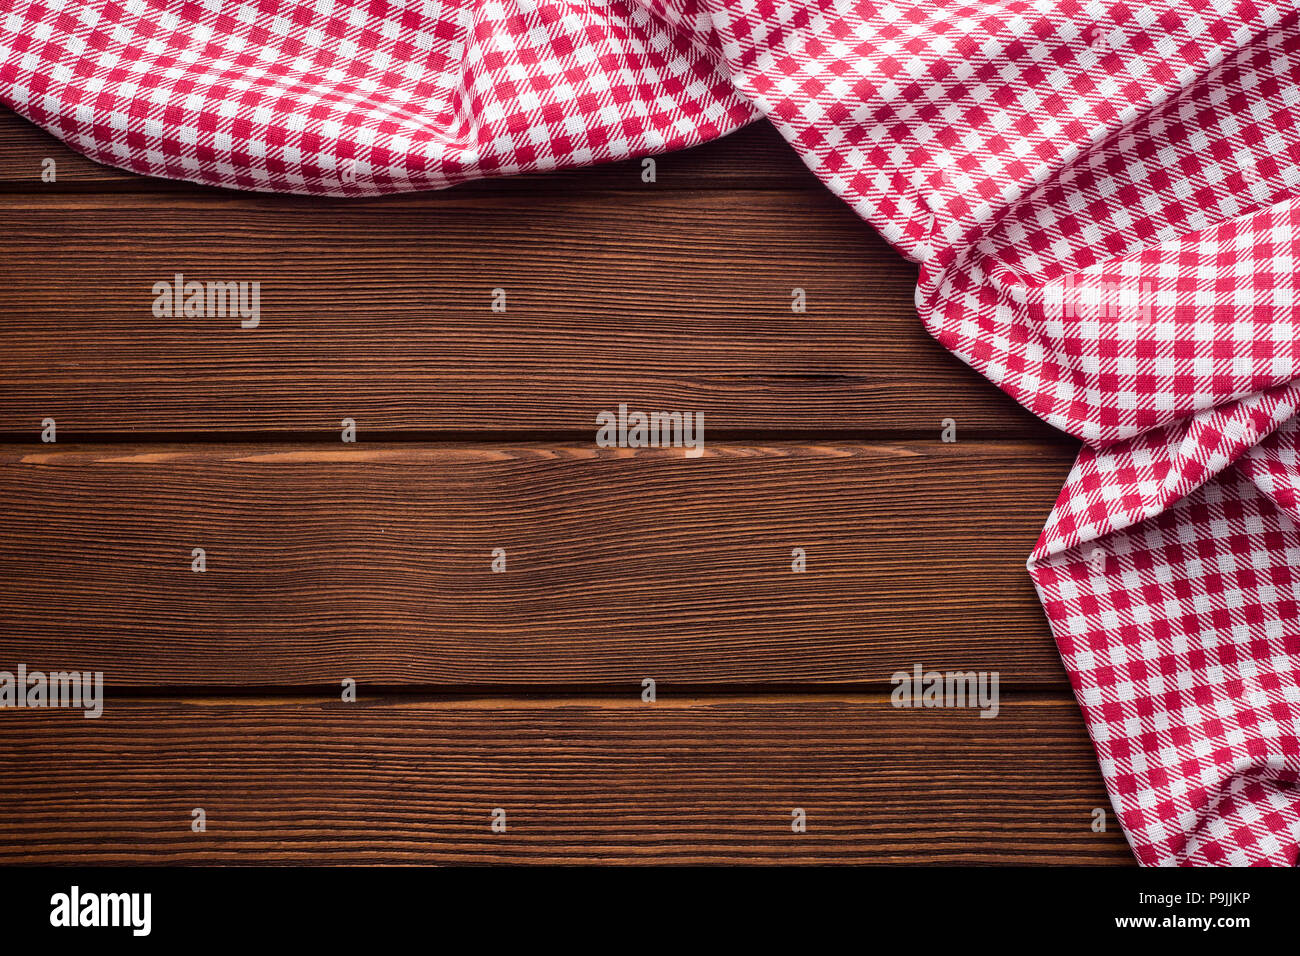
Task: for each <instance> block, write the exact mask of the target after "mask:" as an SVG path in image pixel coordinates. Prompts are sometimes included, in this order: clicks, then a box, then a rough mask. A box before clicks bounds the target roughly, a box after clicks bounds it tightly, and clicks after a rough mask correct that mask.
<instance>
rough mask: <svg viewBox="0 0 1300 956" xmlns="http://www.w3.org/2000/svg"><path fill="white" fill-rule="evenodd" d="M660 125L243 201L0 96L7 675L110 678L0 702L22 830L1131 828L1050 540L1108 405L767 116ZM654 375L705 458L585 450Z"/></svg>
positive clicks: (1050, 857)
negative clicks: (1062, 407)
mask: <svg viewBox="0 0 1300 956" xmlns="http://www.w3.org/2000/svg"><path fill="white" fill-rule="evenodd" d="M47 156H48V157H51V158H53V159H54V160H55V162H56V163H57V171H58V175H57V180H56V182H54V183H45V182H42V181H41V179H40V172H41V160H42V159H43V158H45V157H47ZM657 162H658V169H657V173H658V176H657V182H656V183H654V184H646V183H642V182H641V179H640V169H641V166H640V162H639V160H638V161H631V162H627V163H616V164H610V165H607V166H603V167H597V168H593V169H588V170H578V171H568V172H562V173H556V174H550V175H538V176H526V177H518V178H515V179H509V180H494V181H489V182H482V183H475V184H469V185H466V186H462V187H458V188H456V189H454V190H449V191H444V192H439V193H426V194H421V195H415V196H398V197H387V198H381V199H375V200H365V201H343V200H320V199H310V198H303V197H283V196H257V195H240V194H234V193H229V192H225V191H222V190H217V189H208V188H203V187H196V186H192V185H189V184H185V183H175V182H166V181H162V180H154V179H145V178H141V177H136V176H132V175H131V174H128V173H124V172H121V171H119V170H114V169H110V168H108V167H104V166H100V165H97V164H95V163H92V162H90V161H89V160H86V159H85V158H83V157H80V156H77V155H76V154H75V153H73V152H71V151H69V150H68V149H67V148H66V147H64V146H62V145H61V144H59V143H58V142H57V141H56V140H55V139H54V138H53V137H51V136H49V134H47V133H44V132H42V131H40V130H37V129H35V128H34V127H32V126H31V125H30V124H28V123H26V122H25V121H23V120H21V119H20V118H19V117H16V116H14V115H13V114H11V113H8V112H6V111H3V110H0V262H3V264H4V276H5V281H4V282H0V317H3V319H4V322H3V325H2V326H0V433H3V435H4V436H5V437H7V439H8V442H9V443H8V444H4V445H0V670H3V669H6V668H13V667H16V665H17V664H18V663H20V662H21V663H25V664H27V665H28V666H29V667H31V668H44V669H47V670H51V669H78V670H103V671H104V672H105V678H106V680H107V682H108V684H109V685H110V686H111V687H112V688H114V692H113V696H110V698H109V700H108V703H107V706H106V710H105V713H104V716H103V717H101V718H100V719H98V720H86V719H84V718H83V717H82V716H80V714H79V713H76V712H69V711H51V710H44V711H34V710H15V709H0V862H7V863H14V862H25V863H82V864H94V863H171V862H174V863H288V862H303V863H478V862H511V861H538V862H605V861H615V862H628V861H647V862H653V861H670V862H734V861H740V862H867V863H890V862H902V863H961V862H973V863H1012V862H1058V863H1059V862H1073V863H1102V862H1105V863H1131V862H1132V857H1131V854H1130V853H1129V851H1128V848H1127V846H1126V844H1125V843H1124V840H1123V837H1122V835H1121V834H1120V831H1119V828H1118V825H1117V824H1116V822H1115V820H1114V818H1113V817H1112V816H1109V805H1108V801H1107V799H1106V796H1105V793H1104V790H1103V788H1102V785H1101V781H1100V778H1099V775H1098V770H1097V764H1096V758H1095V756H1094V755H1093V752H1092V748H1091V745H1090V743H1089V741H1088V739H1087V736H1086V734H1085V732H1084V729H1083V726H1082V722H1081V720H1080V717H1079V713H1078V708H1077V706H1076V705H1075V704H1074V702H1073V700H1072V698H1071V696H1070V694H1069V691H1068V688H1067V686H1066V685H1065V683H1064V672H1063V670H1062V668H1061V665H1060V661H1059V658H1058V657H1057V655H1056V652H1055V648H1054V644H1053V642H1052V639H1051V636H1050V634H1049V632H1048V628H1047V625H1046V622H1045V621H1044V619H1043V615H1042V611H1041V609H1040V608H1039V605H1038V602H1037V600H1036V597H1035V595H1034V593H1033V588H1032V586H1031V584H1030V582H1029V580H1028V577H1027V575H1026V574H1025V572H1024V567H1023V565H1024V558H1025V555H1026V554H1027V553H1028V552H1029V550H1030V549H1031V548H1032V546H1033V544H1034V541H1035V539H1036V537H1037V534H1038V530H1039V528H1040V526H1041V524H1042V522H1043V519H1044V518H1045V516H1046V515H1047V513H1048V511H1049V510H1050V508H1051V506H1052V503H1053V502H1054V500H1055V498H1056V495H1057V491H1058V489H1059V487H1060V485H1061V482H1062V480H1063V479H1064V477H1065V474H1066V472H1067V471H1068V468H1069V466H1070V462H1071V460H1072V458H1073V456H1074V452H1075V449H1076V447H1077V446H1076V445H1075V443H1074V442H1072V441H1069V440H1063V439H1062V437H1061V436H1060V435H1059V434H1058V433H1056V432H1054V431H1053V430H1051V429H1049V428H1048V427H1047V426H1045V425H1043V424H1042V423H1040V422H1038V421H1037V420H1035V419H1034V418H1032V416H1030V415H1028V414H1027V413H1025V412H1024V411H1022V410H1021V409H1019V408H1018V407H1016V406H1015V405H1014V403H1012V402H1011V401H1010V400H1009V399H1008V398H1006V397H1005V396H1003V395H1001V394H1000V393H999V392H998V391H997V390H996V389H995V388H993V387H992V386H991V385H989V384H988V383H986V382H984V381H983V380H981V379H980V378H979V376H978V375H976V374H975V373H974V372H972V371H971V370H969V369H967V368H966V367H965V366H963V365H961V364H960V363H959V362H957V361H956V360H955V359H953V358H952V357H950V356H948V355H947V354H946V353H945V352H944V351H943V350H942V349H940V348H939V347H938V346H937V345H935V344H934V343H933V342H932V341H931V340H930V339H929V337H928V336H927V334H926V333H925V331H924V329H923V328H922V327H921V325H920V323H919V321H918V319H917V316H916V313H915V308H914V305H913V302H912V294H913V287H914V284H915V280H916V269H915V267H914V266H912V265H909V264H907V263H905V262H904V261H903V260H902V259H901V258H900V257H899V256H897V255H896V254H895V253H894V252H892V251H891V250H890V249H889V248H888V246H886V244H885V243H884V242H883V241H882V240H881V239H880V238H879V236H877V235H876V234H875V232H874V231H873V230H872V229H871V228H870V227H869V226H867V225H865V224H864V223H862V222H861V221H859V220H858V219H857V218H856V217H855V216H854V215H853V213H852V212H851V211H850V210H849V209H848V208H847V207H846V206H844V205H843V204H842V203H841V202H840V201H839V200H837V199H835V198H834V197H832V196H830V195H829V194H828V193H826V192H825V190H824V189H823V188H822V187H821V186H820V184H818V183H817V181H816V180H815V178H813V177H812V176H811V174H810V173H808V171H807V170H806V169H804V168H803V166H802V165H801V164H800V162H799V161H798V159H797V157H796V156H795V155H794V153H793V152H792V151H791V150H790V149H789V147H788V146H787V145H786V144H785V143H783V142H782V141H781V139H780V137H779V135H778V134H777V133H776V132H775V130H773V129H772V128H771V127H770V126H768V125H766V124H755V125H754V126H752V127H750V128H748V129H746V130H743V131H741V132H739V133H736V134H734V135H733V136H731V137H728V138H726V139H724V140H722V141H720V142H717V143H713V144H709V145H706V146H703V147H700V148H698V149H695V150H690V151H687V152H684V153H680V154H676V155H672V156H664V157H660V158H659V159H658V161H657ZM177 272H181V273H184V274H186V276H187V277H189V278H192V279H199V280H241V279H242V280H256V281H259V282H261V283H262V317H261V324H260V326H259V328H257V329H255V330H241V329H240V328H239V326H238V321H237V320H236V319H233V318H227V319H215V318H214V319H197V318H196V319H183V318H180V319H170V318H159V317H155V316H154V315H153V314H152V310H151V305H152V301H153V293H152V286H153V284H154V283H155V282H157V281H159V280H169V279H171V277H172V276H173V275H174V274H175V273H177ZM795 287H799V288H803V289H804V290H805V291H806V295H807V304H808V311H807V312H806V313H804V314H797V313H793V312H792V311H791V309H790V303H791V291H792V289H794V288H795ZM494 288H504V289H506V291H507V299H508V311H507V312H506V313H505V314H499V313H494V312H492V311H490V309H489V305H490V295H491V290H492V289H494ZM620 403H627V404H628V405H630V406H631V407H633V408H639V409H643V410H658V411H672V410H680V411H697V412H702V413H703V414H704V416H705V422H706V435H705V440H706V450H705V453H704V454H703V456H702V457H700V458H695V459H688V458H685V457H683V455H682V453H681V451H679V450H677V451H672V450H662V451H653V450H651V451H646V450H641V451H637V452H630V451H626V450H624V451H605V450H598V449H596V448H595V447H594V438H595V416H596V414H597V413H598V412H600V411H603V410H612V409H615V408H617V406H618V405H619V404H620ZM50 417H52V418H54V419H56V420H57V422H58V433H59V438H60V441H59V443H58V444H55V445H45V444H41V443H40V441H39V434H40V430H41V423H42V420H43V419H45V418H50ZM343 418H351V419H355V420H356V421H357V423H358V426H359V429H360V439H361V440H360V443H359V444H344V443H342V442H341V441H338V440H337V438H336V436H337V432H338V429H339V427H340V423H341V420H342V419H343ZM944 418H954V419H956V421H957V426H958V438H959V441H958V442H957V443H956V444H944V443H941V442H939V441H938V440H937V439H938V436H939V431H940V423H941V420H942V419H944ZM78 441H82V442H87V443H83V444H78ZM195 547H202V548H204V549H205V550H206V555H207V570H206V571H205V572H204V573H201V574H200V573H195V572H193V571H192V570H190V565H191V551H192V549H193V548H195ZM498 547H500V548H504V549H505V550H506V556H507V570H506V572H505V573H501V574H496V573H493V572H492V571H491V562H492V549H493V548H498ZM795 547H802V548H805V549H806V551H807V562H808V564H807V567H808V570H807V572H806V573H802V574H796V573H793V572H792V571H791V559H792V555H791V549H792V548H795ZM916 663H920V664H922V665H924V666H925V667H926V668H932V669H942V670H951V669H960V670H985V671H988V670H996V671H998V672H999V675H1000V679H1001V686H1002V688H1003V695H1002V702H1001V713H1000V715H999V716H998V717H997V718H995V719H991V720H986V719H980V717H979V716H978V712H976V711H973V710H902V709H896V708H893V707H891V706H890V705H889V702H888V697H887V694H886V693H882V691H883V692H887V690H888V687H889V684H888V681H889V677H890V676H891V674H892V673H893V672H894V671H896V670H900V669H903V670H906V669H910V668H911V666H912V665H913V664H916ZM646 677H651V678H654V679H655V680H656V681H658V687H659V689H660V697H659V700H658V701H657V702H656V703H654V704H647V703H642V702H641V700H640V692H641V686H640V684H641V681H642V679H643V678H646ZM344 678H353V679H355V680H357V681H359V682H360V693H361V699H360V701H359V702H358V703H355V704H345V703H342V702H341V701H339V700H338V699H337V698H336V697H334V696H332V694H333V690H332V688H334V687H338V686H339V682H340V681H341V680H343V679H344ZM822 685H824V686H822ZM836 685H841V686H838V687H837V686H836ZM850 685H851V686H850ZM271 692H274V693H276V694H281V695H284V696H281V697H274V698H273V697H263V696H258V695H262V694H267V693H271ZM132 693H133V694H136V695H137V696H136V697H135V698H134V699H132V698H128V697H124V696H119V695H122V694H132ZM232 695H234V696H232ZM196 807H202V808H204V810H205V811H206V813H207V819H208V831H207V832H206V833H203V834H198V833H194V832H192V831H191V829H190V824H191V819H192V817H191V811H192V810H193V809H194V808H196ZM495 807H502V808H504V809H505V810H506V811H507V819H508V825H509V828H508V831H507V833H505V834H494V833H492V832H491V830H490V828H489V823H490V818H489V814H490V813H491V811H492V809H493V808H495ZM795 807H801V808H803V809H804V810H805V811H806V812H807V815H808V825H809V829H808V832H807V833H805V834H800V835H797V834H794V833H792V832H791V829H790V820H791V816H790V814H791V810H792V809H793V808H795ZM1096 808H1103V809H1104V810H1105V811H1106V812H1107V814H1108V816H1107V820H1108V823H1109V828H1108V830H1107V831H1106V832H1105V833H1101V834H1098V833H1094V832H1093V831H1092V823H1093V813H1094V810H1095V809H1096Z"/></svg>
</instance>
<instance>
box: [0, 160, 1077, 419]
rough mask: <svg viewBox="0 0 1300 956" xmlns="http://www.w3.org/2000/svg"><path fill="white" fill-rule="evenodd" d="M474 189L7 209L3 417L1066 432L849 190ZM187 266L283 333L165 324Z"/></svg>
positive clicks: (102, 201) (203, 323)
mask: <svg viewBox="0 0 1300 956" xmlns="http://www.w3.org/2000/svg"><path fill="white" fill-rule="evenodd" d="M453 193H454V191H453V192H449V193H444V194H440V195H438V196H436V197H431V196H427V195H426V196H413V197H395V198H392V199H386V200H377V201H374V202H359V201H353V202H342V201H340V202H324V201H320V200H307V199H295V198H292V197H289V198H284V197H265V196H227V195H226V194H221V193H213V194H212V195H210V196H205V197H183V196H174V197H169V198H168V199H167V201H166V202H159V201H157V200H156V199H154V198H150V197H139V196H116V197H114V196H107V197H105V196H89V197H82V196H63V197H51V198H46V199H41V200H36V199H28V198H23V197H8V198H6V199H2V200H0V236H3V239H0V255H2V256H3V257H4V259H5V262H6V267H7V269H8V271H9V273H10V274H11V275H14V276H21V277H22V281H21V282H11V283H4V284H0V316H3V318H4V323H3V328H2V329H0V431H8V432H10V433H22V434H34V433H35V431H36V430H38V429H39V426H40V422H41V421H42V420H43V419H44V418H46V417H53V418H55V419H56V420H57V421H58V422H59V424H60V426H61V427H62V428H63V429H64V431H65V433H78V434H87V435H89V434H102V433H108V432H123V431H137V430H138V431H143V432H153V433H173V434H174V433H193V432H197V431H204V430H213V429H215V430H224V431H231V432H242V433H250V432H258V431H304V430H319V429H334V428H337V427H338V425H339V422H340V420H341V419H343V418H345V417H350V418H354V419H355V420H356V421H357V422H358V423H360V425H361V426H362V427H363V428H367V429H370V430H379V431H428V430H435V429H437V430H451V431H478V430H489V431H499V430H512V431H515V432H526V431H529V430H532V431H535V430H538V429H541V430H546V431H552V432H553V431H555V430H570V431H572V430H581V431H583V432H586V431H588V430H590V429H592V428H593V423H594V420H595V415H596V414H597V412H599V411H600V410H602V409H610V408H617V406H618V405H619V403H627V404H628V405H629V406H630V407H632V408H637V407H641V408H646V409H661V410H672V409H677V410H693V411H697V412H702V413H703V414H704V415H705V418H706V421H707V422H708V423H709V427H710V428H712V429H713V431H714V432H715V433H718V432H720V431H721V432H726V431H729V430H730V431H735V430H750V431H754V430H760V431H763V432H764V433H765V434H766V433H771V432H773V431H774V430H775V431H776V432H788V431H796V430H799V431H808V430H813V429H833V430H836V431H838V432H839V433H840V434H842V435H844V434H859V433H861V432H863V431H866V432H869V433H880V432H897V431H900V430H901V431H907V432H909V433H912V434H924V435H926V436H931V435H937V434H938V432H939V428H940V422H941V421H942V420H943V419H944V418H949V417H951V418H954V419H956V420H957V422H958V423H959V425H960V426H961V427H962V428H963V429H965V433H966V434H967V435H968V436H972V437H973V436H976V435H983V436H985V437H993V438H1006V437H1020V438H1035V439H1041V440H1054V436H1056V435H1057V434H1058V433H1056V432H1055V431H1054V430H1052V429H1051V428H1049V427H1048V426H1047V425H1045V424H1043V423H1042V422H1040V421H1038V420H1037V419H1036V418H1034V417H1033V416H1032V415H1030V414H1029V413H1028V412H1026V411H1024V410H1023V409H1021V408H1020V407H1019V406H1017V405H1016V404H1015V403H1014V402H1012V401H1011V399H1010V398H1008V397H1007V396H1005V395H1003V394H1002V393H1001V392H1000V391H998V390H997V389H996V388H994V387H993V386H992V385H990V384H989V383H988V382H986V381H985V380H983V379H982V378H981V377H980V376H979V375H977V374H976V373H975V372H973V371H972V370H970V369H969V368H967V367H966V366H965V365H963V364H962V363H960V362H959V361H958V360H957V359H955V358H953V357H951V356H950V355H948V354H947V353H946V352H944V350H943V349H942V348H941V347H940V346H938V345H937V344H936V343H935V342H933V341H932V340H931V339H930V338H929V336H928V335H927V334H926V332H925V331H924V329H923V328H922V327H921V325H920V323H919V321H918V319H917V317H916V315H915V310H914V307H913V304H912V289H913V285H914V282H915V270H914V267H912V266H911V265H909V264H907V263H905V262H903V261H902V260H901V259H900V258H899V257H898V256H897V255H896V254H895V253H894V252H893V251H892V250H891V249H889V247H888V246H887V245H885V243H884V242H883V240H881V239H880V238H879V236H877V235H876V233H875V232H873V231H872V230H871V229H870V228H869V227H868V226H866V224H864V223H863V222H862V221H860V220H859V219H857V218H856V217H855V216H854V215H853V214H852V213H851V212H850V211H849V209H848V208H847V207H845V206H844V205H843V204H842V203H840V201H839V200H837V199H835V198H834V197H832V196H830V195H829V194H823V193H815V194H803V193H787V192H767V193H763V192H755V193H746V194H740V193H704V194H700V195H698V196H696V197H694V198H692V199H691V200H690V201H689V202H687V201H685V200H683V199H682V198H681V197H680V196H679V197H676V198H674V197H672V196H665V195H656V194H654V193H653V192H649V191H647V192H645V193H638V194H628V195H627V196H625V197H623V198H622V199H620V200H618V201H617V202H614V201H609V200H601V201H597V200H596V199H594V198H593V196H592V195H591V194H589V193H583V192H582V191H580V190H574V189H571V188H569V187H566V186H564V185H563V184H555V183H552V184H551V185H550V186H548V187H547V189H546V190H543V191H539V192H538V194H537V195H532V196H523V195H520V196H456V195H454V194H453ZM176 273H181V274H183V275H185V276H187V277H188V278H190V279H195V280H200V281H207V280H213V281H218V280H222V281H224V280H242V281H258V282H260V283H261V287H260V290H261V291H260V324H259V325H258V327H257V328H255V329H242V328H241V327H240V320H239V319H238V318H236V317H226V318H184V317H182V318H166V317H163V318H160V317H156V316H155V315H154V314H153V303H154V298H155V297H154V293H153V291H152V289H153V286H154V283H156V282H159V281H173V276H174V275H175V274H176ZM496 288H500V289H504V290H505V291H506V297H507V298H506V303H507V309H508V311H507V312H506V313H505V314H496V313H493V312H492V311H491V303H492V290H493V289H496ZM795 288H800V289H804V290H805V292H806V296H807V308H808V311H807V313H806V314H796V313H794V312H792V310H791V303H792V290H793V289H795Z"/></svg>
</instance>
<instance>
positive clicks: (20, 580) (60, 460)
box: [0, 433, 1071, 687]
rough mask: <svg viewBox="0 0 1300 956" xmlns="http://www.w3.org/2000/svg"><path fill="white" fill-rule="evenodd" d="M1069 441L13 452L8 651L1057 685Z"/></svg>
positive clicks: (157, 665) (511, 675)
mask: <svg viewBox="0 0 1300 956" xmlns="http://www.w3.org/2000/svg"><path fill="white" fill-rule="evenodd" d="M362 437H363V438H364V433H363V436H362ZM706 438H707V435H706ZM1070 460H1071V456H1070V454H1069V453H1068V451H1066V450H1057V449H1053V448H1048V449H1042V448H1038V447H1036V446H1032V445H1021V444H1013V443H1001V444H980V443H966V444H963V443H961V442H958V443H957V444H944V443H940V442H931V443H928V444H911V445H888V446H887V445H875V446H873V445H852V444H845V443H838V444H835V443H828V444H825V445H796V444H772V445H767V446H741V445H729V444H723V445H706V448H705V451H704V454H703V456H702V457H700V458H696V459H689V458H685V457H683V451H682V450H681V449H653V450H638V451H636V452H635V453H633V452H632V451H630V450H627V449H597V448H596V447H594V444H588V445H566V446H551V445H521V446H515V447H504V446H497V445H491V446H462V447H456V446H446V445H413V444H396V445H381V446H368V445H365V444H356V445H350V444H344V443H342V442H341V441H340V442H337V443H335V444H332V445H323V444H311V445H299V446H290V447H280V446H275V445H253V446H233V447H227V446H220V445H215V446H214V445H193V446H158V447H138V446H130V447H117V446H108V447H104V446H97V447H90V448H86V449H81V450H77V449H64V448H61V447H57V446H53V447H51V446H41V445H39V444H38V445H34V446H29V447H7V448H4V449H3V451H2V452H0V500H3V501H5V502H6V512H7V513H6V517H5V520H4V521H3V522H2V523H0V580H4V581H5V582H6V586H5V589H4V592H3V598H2V599H0V601H2V603H0V661H4V660H21V661H26V662H27V663H29V664H30V665H31V666H33V667H35V666H38V665H39V666H41V667H44V668H47V669H60V668H65V667H67V668H75V669H79V670H87V669H93V670H103V671H105V673H106V676H107V679H108V680H109V681H110V682H112V683H114V684H117V685H122V684H128V685H139V684H148V683H161V684H219V685H225V684H234V685H240V686H247V685H264V684H282V685H286V684H287V685H300V684H305V683H310V682H318V681H329V682H337V681H338V680H339V679H341V678H342V677H346V676H351V677H354V678H357V679H362V680H366V681H371V682H378V683H384V684H401V683H416V684H434V683H439V684H498V685H499V684H517V683H529V684H538V685H547V684H550V685H554V684H568V683H591V682H597V683H599V682H633V683H638V682H640V680H641V679H642V678H644V677H653V678H655V679H657V680H661V681H679V682H721V683H736V682H750V681H759V682H807V681H854V682H879V681H886V680H888V677H889V675H890V674H892V673H893V672H894V671H896V670H898V669H900V668H904V669H907V668H911V666H912V664H913V663H914V662H917V661H920V662H921V663H923V664H925V665H926V666H932V667H941V668H949V667H956V668H969V667H979V668H983V669H995V670H999V671H1001V673H1002V679H1003V680H1005V681H1007V682H1012V683H1022V682H1046V683H1050V684H1054V685H1056V686H1058V687H1063V681H1064V676H1065V675H1064V672H1063V671H1062V669H1061V664H1060V661H1059V658H1058V657H1057V653H1056V650H1055V645H1054V644H1053V642H1052V639H1051V636H1050V634H1049V632H1048V629H1047V625H1046V622H1045V620H1044V618H1043V614H1042V610H1041V608H1040V606H1039V603H1038V600H1037V598H1036V596H1035V594H1034V590H1033V587H1032V585H1031V584H1030V582H1029V579H1028V576H1027V575H1026V574H1025V571H1024V560H1025V556H1026V555H1027V554H1028V553H1029V551H1030V550H1031V549H1032V547H1033V544H1034V542H1035V540H1036V538H1037V535H1038V531H1039V529H1040V527H1041V525H1042V523H1043V520H1044V519H1045V517H1046V515H1047V513H1048V512H1049V511H1050V509H1051V506H1052V503H1053V502H1054V500H1055V498H1056V493H1057V490H1058V489H1059V487H1060V485H1061V483H1062V481H1063V479H1064V477H1065V474H1066V472H1067V471H1068V470H1069V467H1070ZM1009 475H1014V476H1015V479H1014V481H1012V480H1008V476H1009ZM196 547H198V548H203V549H204V550H205V552H206V566H207V570H206V571H205V572H203V573H197V572H194V571H192V570H191V553H192V549H194V548H196ZM796 547H801V548H804V549H805V550H806V554H807V568H808V570H807V571H806V572H804V573H795V572H794V571H792V549H793V548H796ZM495 548H503V549H505V552H506V571H505V573H493V571H492V555H493V549H495Z"/></svg>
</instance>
